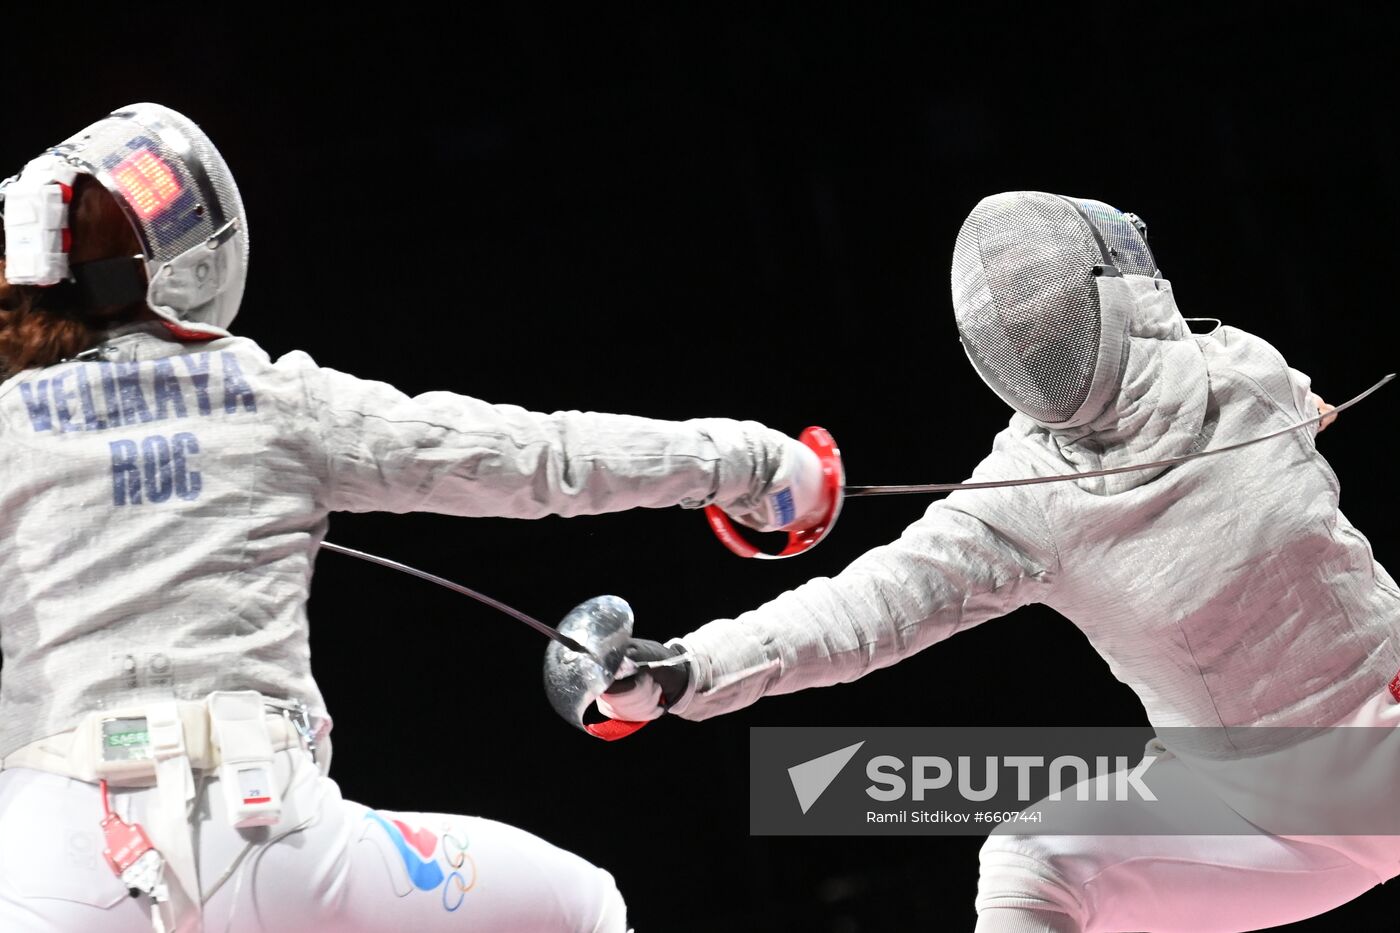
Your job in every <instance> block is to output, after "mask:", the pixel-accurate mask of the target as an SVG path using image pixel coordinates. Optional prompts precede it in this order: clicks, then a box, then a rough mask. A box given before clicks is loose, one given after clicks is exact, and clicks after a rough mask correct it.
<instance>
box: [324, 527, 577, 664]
mask: <svg viewBox="0 0 1400 933" xmlns="http://www.w3.org/2000/svg"><path fill="white" fill-rule="evenodd" d="M321 547H323V548H325V549H326V550H328V551H335V552H336V553H338V554H348V555H350V556H351V557H358V558H359V559H360V560H367V561H369V562H370V563H371V564H378V565H380V566H381V567H388V568H389V569H391V570H397V571H399V572H400V573H406V574H408V575H409V576H413V577H418V578H419V579H422V580H427V581H428V582H429V583H436V584H437V585H438V586H445V587H447V588H448V589H449V590H451V591H452V592H454V593H461V594H462V595H463V596H470V597H471V598H472V599H474V600H476V601H477V602H479V603H485V604H486V605H488V606H490V607H491V608H492V609H496V610H499V611H501V612H504V613H505V614H506V615H508V616H510V617H511V618H512V619H515V620H517V621H520V622H524V623H525V624H526V625H528V626H530V628H532V629H534V630H535V631H537V632H539V633H540V634H541V635H543V636H544V637H546V638H549V639H552V640H554V641H556V642H558V643H559V644H561V645H563V646H564V647H565V648H568V649H569V650H570V651H577V652H580V653H581V654H585V655H588V656H589V657H592V658H593V660H594V661H597V662H598V663H600V664H601V663H602V661H601V660H600V659H599V658H597V657H595V656H594V655H593V652H592V651H591V650H590V649H588V648H586V647H584V646H583V645H581V644H579V643H578V642H577V641H575V640H574V639H572V638H570V637H569V636H568V635H566V634H565V633H563V632H560V631H558V630H557V629H553V628H551V627H549V626H548V625H545V624H544V623H543V622H541V621H540V620H539V619H536V618H535V617H533V616H528V615H526V614H525V613H523V612H521V611H520V610H519V609H516V608H514V607H513V606H507V605H506V604H505V603H503V602H500V601H499V600H495V599H492V598H491V597H490V596H487V595H485V594H484V593H478V592H477V591H476V590H473V589H469V588H467V587H465V586H463V585H462V584H460V583H453V582H452V581H451V580H447V579H444V578H442V577H440V576H438V575H437V574H435V573H428V572H427V571H426V570H419V569H418V568H417V567H410V566H409V565H408V564H401V563H399V562H398V561H396V560H390V559H389V558H387V557H380V556H379V555H378V554H368V553H366V552H364V551H357V550H355V549H354V548H349V547H344V546H343V545H339V544H332V543H331V542H329V541H322V542H321ZM561 625H562V623H561Z"/></svg>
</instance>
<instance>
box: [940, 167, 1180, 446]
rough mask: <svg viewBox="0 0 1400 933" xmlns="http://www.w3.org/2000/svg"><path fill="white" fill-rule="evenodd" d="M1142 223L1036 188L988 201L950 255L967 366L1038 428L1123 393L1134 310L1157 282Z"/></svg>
mask: <svg viewBox="0 0 1400 933" xmlns="http://www.w3.org/2000/svg"><path fill="white" fill-rule="evenodd" d="M1145 230H1146V227H1145V225H1143V224H1142V222H1141V221H1139V220H1138V219H1137V218H1136V217H1134V216H1133V215H1132V214H1124V213H1121V212H1119V211H1117V210H1115V209H1114V208H1112V207H1110V206H1109V205H1107V204H1104V203H1102V202H1100V201H1091V200H1085V199H1081V198H1068V197H1062V196H1060V195H1054V194H1044V193H1042V192H1038V191H1013V192H1007V193H1005V194H997V195H993V196H991V197H989V198H984V199H983V200H982V201H981V202H980V203H979V204H978V205H977V206H976V207H975V208H973V210H972V213H971V215H969V216H968V218H967V220H966V221H964V223H963V226H962V229H961V230H960V231H959V232H958V239H957V244H956V245H955V246H954V248H953V274H952V285H953V310H954V312H955V314H956V316H957V324H958V333H959V336H960V337H961V339H962V344H963V349H964V350H965V351H966V352H967V356H968V359H970V360H971V361H972V365H973V366H974V367H976V369H977V372H978V374H979V375H981V377H982V379H983V380H984V381H985V382H986V383H987V385H989V386H991V388H992V390H993V391H994V392H996V393H997V395H999V396H1001V398H1002V400H1003V401H1005V402H1006V403H1007V404H1008V405H1010V406H1011V407H1012V408H1015V409H1016V410H1017V411H1019V412H1021V413H1023V414H1025V415H1026V416H1027V417H1029V418H1031V419H1032V420H1033V421H1035V422H1036V423H1038V424H1041V425H1044V426H1046V427H1053V428H1069V427H1075V426H1078V425H1082V424H1085V423H1087V422H1088V421H1090V420H1092V419H1093V418H1095V417H1096V416H1098V414H1099V413H1100V412H1102V411H1103V409H1104V407H1105V406H1106V405H1107V404H1108V402H1109V401H1111V400H1112V399H1113V398H1114V397H1115V396H1116V395H1117V393H1118V389H1119V385H1120V381H1121V378H1122V369H1123V360H1124V356H1125V354H1126V352H1127V345H1128V344H1127V335H1128V322H1129V319H1130V318H1131V315H1132V311H1133V307H1134V303H1133V299H1132V296H1131V293H1130V291H1129V289H1128V288H1127V287H1126V285H1125V283H1124V282H1123V281H1122V276H1124V275H1145V276H1154V277H1155V276H1156V275H1157V274H1158V270H1157V266H1156V262H1155V261H1154V260H1153V258H1152V253H1151V251H1150V250H1149V249H1148V247H1147V241H1146V239H1144V236H1143V234H1144V232H1145Z"/></svg>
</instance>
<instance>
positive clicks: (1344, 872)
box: [977, 694, 1400, 933]
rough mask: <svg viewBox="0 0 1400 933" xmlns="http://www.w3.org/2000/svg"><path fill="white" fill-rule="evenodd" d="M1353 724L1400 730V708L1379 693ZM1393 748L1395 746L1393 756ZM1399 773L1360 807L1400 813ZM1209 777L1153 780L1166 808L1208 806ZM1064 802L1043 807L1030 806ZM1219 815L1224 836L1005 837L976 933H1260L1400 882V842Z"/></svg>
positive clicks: (993, 849)
mask: <svg viewBox="0 0 1400 933" xmlns="http://www.w3.org/2000/svg"><path fill="white" fill-rule="evenodd" d="M1346 725H1356V726H1370V727H1390V728H1400V704H1397V703H1396V702H1395V700H1394V699H1392V698H1391V697H1390V695H1389V694H1382V695H1381V696H1379V697H1377V698H1376V699H1375V700H1374V701H1372V702H1370V703H1368V704H1366V705H1365V706H1363V707H1362V708H1361V709H1359V710H1357V712H1356V713H1355V714H1354V715H1353V716H1351V717H1349V719H1348V721H1347V723H1346ZM1397 736H1398V737H1400V734H1397ZM1396 744H1400V743H1391V742H1389V741H1387V742H1386V743H1385V745H1386V747H1387V749H1388V752H1387V753H1393V751H1394V745H1396ZM1394 767H1395V775H1396V777H1395V780H1394V783H1393V784H1391V785H1390V786H1391V787H1392V788H1393V791H1392V792H1390V793H1389V794H1388V795H1387V794H1381V795H1380V796H1381V797H1382V798H1388V799H1375V798H1374V797H1372V798H1371V799H1355V801H1354V805H1355V806H1356V807H1358V808H1371V812H1376V811H1377V810H1378V809H1379V808H1383V807H1384V808H1395V807H1400V758H1397V760H1396V761H1395V766H1394ZM1203 780H1204V779H1203V778H1202V776H1201V774H1200V772H1199V771H1195V770H1192V769H1191V768H1189V767H1187V765H1186V764H1185V763H1184V762H1183V761H1181V760H1180V759H1177V758H1173V757H1169V756H1168V757H1164V758H1162V759H1159V761H1158V762H1157V763H1155V764H1154V765H1153V766H1152V773H1151V776H1150V784H1151V788H1152V790H1153V792H1154V793H1155V794H1156V795H1157V796H1158V798H1159V799H1160V800H1162V801H1164V802H1169V801H1170V800H1172V799H1173V798H1176V799H1179V800H1184V799H1190V800H1193V801H1197V800H1200V799H1201V797H1202V792H1201V791H1202V786H1203V783H1202V782H1203ZM1211 786H1214V785H1211ZM1227 796H1228V795H1227ZM1072 797H1073V794H1071V793H1070V792H1069V791H1066V793H1065V798H1066V799H1070V798H1072ZM1064 805H1066V804H1064V803H1063V802H1055V801H1049V800H1042V801H1040V802H1039V803H1036V804H1032V805H1031V807H1029V808H1028V809H1030V810H1040V811H1049V810H1051V809H1053V808H1055V807H1057V806H1064ZM1142 806H1152V805H1148V804H1143V805H1142ZM1218 807H1219V809H1218V811H1217V812H1216V813H1214V814H1213V815H1212V817H1211V818H1212V820H1213V823H1212V825H1213V826H1219V827H1220V828H1221V832H1222V833H1226V834H1224V835H1209V836H1203V835H1173V834H1170V832H1169V831H1167V830H1169V827H1164V832H1163V833H1162V834H1159V835H1146V836H1143V835H1138V836H1130V835H1121V836H1120V835H1082V836H1078V835H1063V836H1055V835H1033V834H1015V833H1009V832H1006V831H1005V829H1002V830H999V831H998V833H997V834H994V835H992V836H991V837H989V838H988V839H987V842H986V843H985V844H984V845H983V846H982V855H981V875H980V878H979V880H978V894H977V910H978V913H979V914H980V915H981V916H980V919H979V922H978V926H977V930H978V933H1003V931H1006V933H1010V931H1013V930H1014V931H1018V933H1019V931H1031V930H1075V931H1084V933H1108V931H1132V930H1152V931H1154V933H1171V931H1183V933H1184V931H1190V933H1224V931H1239V930H1259V929H1264V928H1266V927H1272V926H1278V925H1281V924H1285V923H1292V922H1295V921H1298V920H1302V919H1305V918H1307V917H1312V916H1316V915H1317V914H1320V913H1324V912H1326V911H1328V910H1330V909H1332V908H1333V907H1336V906H1338V905H1340V904H1344V903H1346V902H1347V901H1349V900H1351V899H1353V898H1355V897H1357V896H1358V895H1360V894H1362V893H1363V892H1365V891H1366V890H1367V889H1369V888H1371V887H1373V886H1375V885H1377V884H1380V883H1382V882H1384V881H1386V880H1387V879H1389V878H1393V877H1395V876H1396V875H1400V835H1388V836H1273V835H1268V834H1266V833H1264V832H1262V831H1261V830H1259V829H1258V828H1257V826H1256V825H1255V824H1252V823H1250V822H1248V821H1247V820H1246V819H1245V818H1244V817H1243V816H1240V815H1239V814H1238V813H1237V812H1235V810H1233V809H1231V808H1230V806H1229V805H1227V802H1226V801H1223V800H1222V801H1221V802H1219V804H1218ZM1165 809H1167V810H1168V812H1170V804H1168V806H1167V807H1166V808H1165ZM1359 812H1362V813H1365V812H1367V811H1366V810H1365V809H1362V810H1360V811H1359ZM1387 812H1393V809H1391V810H1389V811H1387ZM1047 816H1049V814H1048V813H1047ZM1392 822H1393V821H1392ZM1023 825H1029V824H1023ZM1231 832H1237V833H1238V835H1230V834H1228V833H1231Z"/></svg>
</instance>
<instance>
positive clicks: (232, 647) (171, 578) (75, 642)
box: [0, 325, 785, 757]
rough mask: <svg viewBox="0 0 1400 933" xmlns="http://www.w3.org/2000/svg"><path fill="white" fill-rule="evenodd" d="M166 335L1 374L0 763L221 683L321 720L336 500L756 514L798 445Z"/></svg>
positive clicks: (485, 509) (129, 331)
mask: <svg viewBox="0 0 1400 933" xmlns="http://www.w3.org/2000/svg"><path fill="white" fill-rule="evenodd" d="M163 333H164V331H162V330H161V328H160V327H159V326H158V325H138V326H135V327H130V328H124V329H122V330H120V331H115V332H113V335H112V336H111V338H110V339H109V340H108V341H107V342H106V344H105V345H104V348H103V349H102V351H101V354H100V358H94V359H90V360H85V361H70V362H65V363H61V364H58V365H55V366H49V367H46V368H42V369H31V370H26V371H24V372H21V373H18V374H16V375H14V376H12V377H11V378H9V379H7V380H6V381H5V382H4V383H3V384H2V385H0V650H3V654H4V665H3V670H0V757H3V756H4V755H7V754H10V753H11V752H13V751H14V750H15V749H16V748H19V747H21V746H23V745H25V744H27V743H29V742H31V741H34V740H37V739H39V738H43V737H46V736H49V735H53V734H56V733H59V732H63V731H66V730H68V729H70V728H72V727H73V726H74V725H75V724H76V722H77V720H78V719H79V718H81V717H82V716H83V714H85V713H87V712H89V711H92V710H98V709H104V708H114V707H120V706H127V705H132V704H134V703H144V702H147V701H149V700H151V699H164V698H170V697H174V698H176V699H187V700H194V699H201V698H203V697H204V696H205V695H206V694H208V693H210V692H211V691H214V690H247V689H251V690H258V691H261V692H262V693H264V694H266V695H268V696H271V697H278V698H282V699H288V700H294V699H299V700H302V701H304V702H306V703H307V705H308V706H310V707H311V709H312V710H313V711H315V712H319V713H324V709H323V708H322V700H321V696H320V693H319V691H318V690H317V688H316V684H315V681H314V680H313V679H312V675H311V665H310V654H309V650H308V646H307V619H306V600H307V593H308V587H309V585H310V582H311V568H312V562H313V560H314V558H315V555H316V551H317V548H318V546H319V544H320V541H321V538H322V536H323V535H324V533H325V529H326V521H327V514H328V513H330V512H332V511H338V510H339V511H351V512H363V511H373V510H382V511H390V512H411V511H425V512H439V513H445V514H450V515H465V516H508V517H517V518H536V517H539V516H544V515H550V514H558V515H578V514H582V513H598V512H610V511H617V510H620V509H627V508H633V507H638V506H644V507H661V506H670V505H676V504H681V505H684V506H687V507H698V506H701V505H705V504H708V503H710V502H717V503H718V504H719V505H721V506H723V507H725V508H728V509H732V510H734V511H736V512H739V513H743V512H746V511H750V510H752V509H753V508H756V507H757V506H758V504H759V503H760V501H761V496H762V495H763V494H764V493H765V492H767V486H768V484H769V483H770V481H771V480H772V478H773V477H774V475H775V474H776V473H777V471H778V469H779V468H780V467H781V466H782V463H781V460H782V457H783V456H784V449H785V447H784V445H785V438H784V437H783V435H781V434H779V433H778V432H775V431H770V430H768V429H767V428H764V427H762V426H761V425H759V424H756V423H754V422H736V421H727V420H720V419H706V420H697V421H688V422H683V423H673V422H664V421H654V420H649V419H644V418H635V417H628V416H620V415H601V414H587V413H580V412H576V411H571V412H557V413H555V414H551V415H544V414H536V413H533V412H529V411H525V410H524V409H521V408H516V407H511V406H505V405H489V404H487V403H485V402H481V401H477V400H476V399H472V398H466V397H464V396H460V395H454V394H451V393H447V392H431V393H427V394H425V395H420V396H418V397H416V398H410V397H408V396H407V395H405V394H403V393H401V392H399V391H398V390H396V389H394V388H393V387H391V386H388V385H385V384H383V383H379V382H369V381H365V380H361V379H356V378H354V377H352V376H347V375H345V374H343V373H339V372H336V371H334V370H330V369H325V368H322V367H319V366H317V365H316V364H315V363H314V362H313V361H312V360H311V358H310V357H308V356H307V355H306V354H304V353H300V352H298V353H291V354H288V355H287V356H285V357H283V358H282V359H280V360H278V361H276V362H272V361H271V360H269V358H268V356H267V354H266V353H264V352H263V351H262V350H261V349H260V348H259V347H258V346H257V345H256V344H255V343H253V342H252V341H250V340H247V339H244V338H239V337H230V338H225V339H219V340H214V341H210V342H207V343H195V344H182V343H177V342H173V341H171V340H169V339H165V338H164V337H163V336H162V334H163ZM92 355H93V356H95V357H97V356H99V354H92Z"/></svg>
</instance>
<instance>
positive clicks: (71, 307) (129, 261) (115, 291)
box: [44, 256, 146, 311]
mask: <svg viewBox="0 0 1400 933" xmlns="http://www.w3.org/2000/svg"><path fill="white" fill-rule="evenodd" d="M44 295H45V305H47V306H48V307H50V308H52V309H54V310H58V311H85V310H89V309H92V308H107V307H112V306H120V305H129V304H145V303H146V264H145V258H144V257H142V256H116V257H113V258H112V259H98V260H94V261H93V262H85V263H81V264H77V265H74V266H73V267H72V269H71V271H70V274H69V279H68V280H67V281H65V282H60V283H59V284H57V285H51V286H49V287H48V288H46V289H45V290H44Z"/></svg>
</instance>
